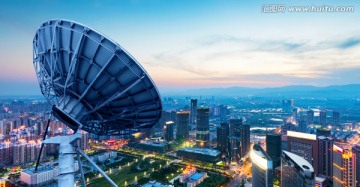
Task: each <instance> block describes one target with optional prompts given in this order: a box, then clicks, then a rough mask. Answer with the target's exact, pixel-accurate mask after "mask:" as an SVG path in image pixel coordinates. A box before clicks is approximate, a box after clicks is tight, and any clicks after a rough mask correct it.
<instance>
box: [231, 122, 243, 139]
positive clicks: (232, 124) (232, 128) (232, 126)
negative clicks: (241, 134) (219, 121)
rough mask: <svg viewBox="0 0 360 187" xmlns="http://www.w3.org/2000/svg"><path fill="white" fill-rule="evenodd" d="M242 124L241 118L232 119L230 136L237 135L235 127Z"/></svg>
mask: <svg viewBox="0 0 360 187" xmlns="http://www.w3.org/2000/svg"><path fill="white" fill-rule="evenodd" d="M240 125H242V120H241V119H230V134H229V135H230V136H235V127H238V126H240Z"/></svg>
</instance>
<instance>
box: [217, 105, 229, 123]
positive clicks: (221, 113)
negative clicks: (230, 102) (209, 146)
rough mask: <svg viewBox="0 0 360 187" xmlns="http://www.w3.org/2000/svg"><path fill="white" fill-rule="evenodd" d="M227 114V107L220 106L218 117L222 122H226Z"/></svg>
mask: <svg viewBox="0 0 360 187" xmlns="http://www.w3.org/2000/svg"><path fill="white" fill-rule="evenodd" d="M227 114H228V109H227V106H225V105H220V106H219V116H220V119H221V120H222V121H224V120H226V116H227Z"/></svg>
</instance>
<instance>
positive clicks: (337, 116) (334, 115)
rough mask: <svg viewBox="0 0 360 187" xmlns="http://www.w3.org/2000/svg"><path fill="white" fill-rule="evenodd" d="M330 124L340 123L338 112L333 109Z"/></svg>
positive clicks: (336, 124)
mask: <svg viewBox="0 0 360 187" xmlns="http://www.w3.org/2000/svg"><path fill="white" fill-rule="evenodd" d="M332 114H333V115H332V125H333V126H339V125H340V113H339V112H336V111H333V112H332Z"/></svg>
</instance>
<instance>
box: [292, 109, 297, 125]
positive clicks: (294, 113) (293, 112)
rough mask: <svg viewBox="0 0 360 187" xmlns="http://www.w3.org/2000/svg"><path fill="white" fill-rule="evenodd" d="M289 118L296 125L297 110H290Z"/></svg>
mask: <svg viewBox="0 0 360 187" xmlns="http://www.w3.org/2000/svg"><path fill="white" fill-rule="evenodd" d="M291 116H292V118H293V119H294V121H295V123H297V108H294V109H292V112H291Z"/></svg>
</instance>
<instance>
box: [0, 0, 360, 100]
mask: <svg viewBox="0 0 360 187" xmlns="http://www.w3.org/2000/svg"><path fill="white" fill-rule="evenodd" d="M280 4H281V5H284V6H285V8H286V9H285V12H284V13H265V12H262V10H268V9H266V8H269V5H280ZM326 5H327V6H332V7H335V8H336V7H339V6H350V7H353V8H354V11H352V12H289V10H288V9H289V8H291V7H290V6H326ZM264 7H265V9H263V8H264ZM49 19H68V20H74V21H76V22H79V23H82V24H84V25H87V26H89V27H91V28H94V29H96V30H98V31H100V32H102V33H104V34H105V35H107V36H109V37H110V38H112V39H113V40H115V41H117V42H118V43H119V44H121V45H122V46H123V47H124V48H126V49H127V51H129V52H130V53H131V54H132V55H133V56H134V57H135V58H136V59H137V60H138V61H139V62H140V63H141V64H142V65H143V66H144V68H145V69H146V70H147V71H148V73H149V74H150V75H151V77H152V78H153V79H154V81H155V83H156V84H157V85H158V86H159V87H160V90H161V91H166V90H171V89H188V88H197V87H230V86H246V87H275V86H284V85H299V84H306V85H316V86H326V85H333V84H353V83H360V73H359V70H360V21H359V20H360V1H359V0H288V1H284V0H247V1H246V0H236V1H235V0H234V1H232V0H128V1H126V0H92V1H91V0H90V1H58V0H48V1H45V0H44V1H41V0H38V1H35V0H21V1H20V0H2V1H0V88H1V89H0V95H11V94H16V95H29V94H39V93H40V92H39V87H38V84H37V80H36V77H35V73H34V68H33V65H32V39H33V36H34V34H35V32H36V30H37V28H38V27H39V26H40V24H42V23H43V22H45V21H47V20H49Z"/></svg>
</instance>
